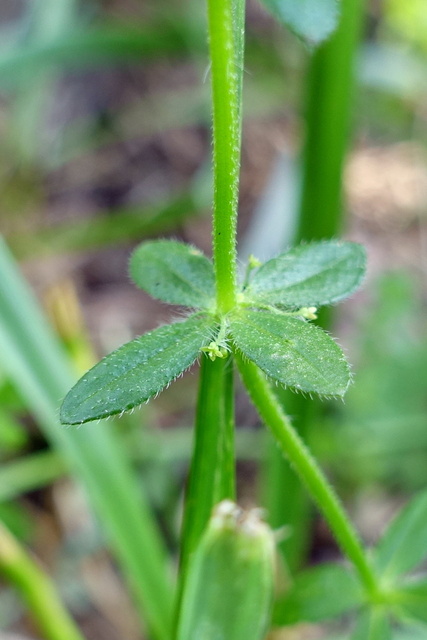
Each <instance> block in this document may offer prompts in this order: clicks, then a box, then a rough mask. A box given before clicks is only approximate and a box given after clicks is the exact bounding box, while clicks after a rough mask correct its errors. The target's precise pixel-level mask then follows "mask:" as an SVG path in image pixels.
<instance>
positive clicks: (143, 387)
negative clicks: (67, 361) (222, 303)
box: [60, 315, 213, 424]
mask: <svg viewBox="0 0 427 640" xmlns="http://www.w3.org/2000/svg"><path fill="white" fill-rule="evenodd" d="M212 326H213V320H212V318H210V317H207V316H200V315H194V316H191V317H190V318H188V319H187V320H185V321H184V322H177V323H175V324H169V325H166V326H164V327H160V328H158V329H155V330H154V331H151V332H150V333H146V334H144V335H143V336H141V337H140V338H137V339H136V340H132V342H128V343H127V344H125V345H123V346H122V347H120V348H119V349H117V350H116V351H113V353H110V355H108V356H106V357H105V358H104V359H103V360H101V362H98V364H97V365H95V366H94V367H93V368H92V369H90V371H88V372H87V373H86V374H85V375H84V376H83V377H82V378H80V380H79V381H78V382H77V384H76V385H75V386H74V387H73V388H72V389H71V391H70V392H69V393H68V395H67V396H66V397H65V400H64V402H63V403H62V407H61V414H60V418H61V422H62V423H63V424H81V423H82V422H88V421H89V420H96V419H98V418H105V417H106V416H111V415H114V414H117V413H121V412H122V411H127V410H128V409H132V408H133V407H135V406H137V405H139V404H141V403H142V402H145V401H146V400H148V399H149V398H151V397H152V396H154V395H155V394H156V393H158V392H159V391H161V390H162V389H163V388H164V387H166V385H168V384H169V383H170V382H171V381H172V380H174V379H175V378H176V377H177V376H179V375H180V374H181V373H182V372H183V371H185V369H188V367H190V366H191V365H192V364H193V362H194V361H195V359H196V358H197V355H198V354H199V351H200V348H201V347H202V346H204V345H205V344H206V343H207V342H208V341H209V339H210V336H211V334H212Z"/></svg>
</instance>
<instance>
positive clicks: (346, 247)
mask: <svg viewBox="0 0 427 640" xmlns="http://www.w3.org/2000/svg"><path fill="white" fill-rule="evenodd" d="M365 267H366V255H365V250H364V248H363V247H362V246H361V245H360V244H355V243H354V242H336V241H333V240H331V241H325V242H316V243H313V244H307V245H300V246H298V247H295V248H294V249H291V250H290V251H287V252H286V253H282V254H281V255H279V256H277V258H273V259H272V260H269V261H268V262H266V263H265V264H263V265H262V266H261V267H260V268H259V270H258V271H257V273H256V274H255V275H254V277H253V279H252V282H251V283H250V285H249V286H248V288H247V289H246V290H245V298H247V299H248V300H249V301H254V303H256V301H259V302H262V303H263V304H269V305H283V306H285V307H288V308H299V307H303V306H311V305H313V306H321V305H324V304H331V303H332V302H338V301H339V300H342V299H343V298H346V297H347V296H349V295H350V294H352V293H353V292H354V291H355V290H356V289H357V288H358V286H359V285H360V283H361V281H362V279H363V276H364V273H365Z"/></svg>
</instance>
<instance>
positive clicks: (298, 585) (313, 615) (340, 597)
mask: <svg viewBox="0 0 427 640" xmlns="http://www.w3.org/2000/svg"><path fill="white" fill-rule="evenodd" d="M363 601H364V593H363V589H362V588H361V585H360V582H359V581H358V580H357V579H356V577H355V576H354V574H353V573H352V572H350V571H349V570H348V569H346V568H345V567H343V566H341V565H338V564H323V565H320V566H318V567H314V568H313V569H308V570H307V571H303V572H302V573H300V574H299V575H297V576H296V578H295V581H294V583H293V585H292V588H291V589H290V591H288V592H287V593H286V595H285V596H284V601H283V604H282V603H281V606H280V611H279V612H278V615H276V616H275V620H274V622H275V623H276V624H279V625H283V624H295V623H296V622H301V621H304V622H321V621H322V620H330V619H331V618H337V617H338V616H341V615H343V614H344V613H347V612H348V611H351V610H352V609H355V608H356V607H359V606H360V605H361V604H362V603H363Z"/></svg>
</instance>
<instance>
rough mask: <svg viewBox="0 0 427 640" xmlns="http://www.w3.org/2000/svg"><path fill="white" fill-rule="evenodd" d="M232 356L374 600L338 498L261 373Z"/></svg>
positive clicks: (372, 583)
mask: <svg viewBox="0 0 427 640" xmlns="http://www.w3.org/2000/svg"><path fill="white" fill-rule="evenodd" d="M235 356H236V361H237V365H238V367H239V371H240V374H241V376H242V379H243V382H244V384H245V387H246V389H247V390H248V393H249V395H250V397H251V399H252V401H253V403H254V405H255V407H256V408H257V410H258V413H259V415H260V416H261V418H262V420H263V421H264V422H265V424H266V425H267V426H268V427H269V429H270V430H271V432H272V434H273V436H274V438H275V440H276V441H277V443H278V444H279V446H280V448H281V449H282V451H283V453H284V454H285V456H286V457H287V458H288V460H289V462H290V463H291V464H292V466H293V467H294V469H295V471H296V473H297V474H298V475H299V476H300V478H301V480H302V481H303V482H304V484H305V485H306V486H307V488H308V490H309V492H310V494H311V496H312V498H313V499H314V501H315V502H316V503H317V506H318V507H319V509H320V511H321V513H322V514H323V516H324V517H325V519H326V521H327V522H328V524H329V526H330V528H331V531H332V532H333V534H334V536H335V538H336V540H337V542H338V544H339V545H340V547H341V549H342V551H343V552H344V553H345V555H346V556H347V557H348V558H349V560H351V562H352V563H353V565H354V567H355V569H356V571H357V573H358V574H359V577H360V580H361V582H362V583H363V585H364V587H365V589H366V591H367V592H368V594H369V595H370V596H372V597H374V596H375V595H376V594H377V592H378V585H377V580H376V577H375V574H374V572H373V570H372V567H371V566H370V564H369V562H368V560H367V558H366V555H365V553H364V550H363V547H362V545H361V542H360V540H359V537H358V535H357V533H356V531H355V530H354V528H353V526H352V525H351V523H350V521H349V519H348V517H347V515H346V513H345V511H344V508H343V506H342V504H341V502H340V500H339V498H338V497H337V495H336V494H335V492H334V490H333V488H332V487H331V485H330V484H329V482H328V481H327V479H326V478H325V476H324V474H323V472H322V471H321V469H320V468H319V466H318V465H317V463H316V461H315V460H314V458H313V457H312V456H311V454H310V452H309V450H308V449H307V447H306V446H305V444H304V442H303V441H302V440H301V438H300V436H299V435H298V433H297V432H296V431H295V429H294V428H293V427H292V425H291V423H290V421H289V419H288V417H287V416H286V415H285V414H284V413H283V410H282V408H281V406H280V403H279V401H278V400H277V398H276V396H275V395H274V393H273V391H272V390H271V388H270V385H269V383H268V382H267V379H266V378H265V376H264V374H263V373H262V371H261V370H260V369H258V367H257V366H256V365H254V364H253V363H252V362H249V361H248V360H245V359H243V358H242V356H241V355H240V354H239V353H238V352H236V354H235Z"/></svg>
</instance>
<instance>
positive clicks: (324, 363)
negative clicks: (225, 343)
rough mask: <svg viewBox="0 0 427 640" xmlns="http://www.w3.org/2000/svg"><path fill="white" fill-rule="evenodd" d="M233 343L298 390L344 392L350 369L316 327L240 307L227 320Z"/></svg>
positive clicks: (339, 351)
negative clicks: (228, 320)
mask: <svg viewBox="0 0 427 640" xmlns="http://www.w3.org/2000/svg"><path fill="white" fill-rule="evenodd" d="M230 331H231V334H232V337H233V339H234V342H235V344H236V346H237V347H238V348H239V349H240V351H241V352H242V353H243V354H244V355H245V356H246V357H247V358H249V360H252V361H253V362H255V364H257V365H258V366H259V368H260V369H262V370H263V371H264V372H265V373H266V374H267V375H269V376H270V377H271V378H273V379H274V380H277V381H278V382H281V383H282V384H285V385H288V386H290V387H293V388H295V389H298V390H299V391H314V392H316V393H320V394H322V395H328V396H329V395H336V396H342V395H344V393H345V391H346V389H347V386H348V384H349V381H350V369H349V366H348V363H347V361H346V359H345V357H344V354H343V352H342V351H341V349H340V347H339V346H338V345H337V344H336V342H334V341H333V340H332V338H330V337H329V336H328V334H327V333H325V332H324V331H323V330H322V329H320V328H319V327H317V326H315V325H312V324H308V323H307V322H305V321H304V320H300V319H298V318H293V317H292V316H286V315H282V314H277V313H272V312H269V311H252V310H244V309H240V310H238V311H236V312H235V313H234V314H233V315H232V316H231V319H230Z"/></svg>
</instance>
